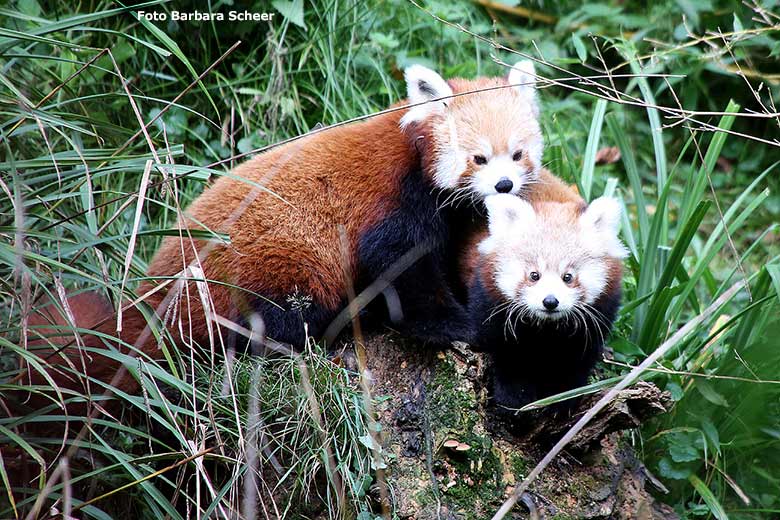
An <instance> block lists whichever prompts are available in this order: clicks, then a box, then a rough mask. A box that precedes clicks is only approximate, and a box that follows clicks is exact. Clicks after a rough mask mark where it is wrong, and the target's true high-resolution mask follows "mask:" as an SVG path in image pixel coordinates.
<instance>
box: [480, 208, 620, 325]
mask: <svg viewBox="0 0 780 520" xmlns="http://www.w3.org/2000/svg"><path fill="white" fill-rule="evenodd" d="M597 200H598V199H597ZM594 203H596V201H594ZM594 203H592V204H591V207H589V208H588V209H587V210H586V211H585V212H584V213H583V214H582V215H580V216H578V217H577V216H575V215H576V210H574V209H572V206H571V205H568V206H567V205H564V204H556V203H542V204H541V206H540V207H543V208H544V212H543V213H542V214H541V215H540V214H537V213H536V211H535V209H534V207H533V206H531V205H530V204H529V203H528V202H525V201H522V200H521V199H520V198H519V197H513V196H510V195H493V196H490V197H487V198H486V199H485V205H486V206H487V209H488V223H489V226H488V227H489V235H488V237H487V238H486V239H485V240H483V241H482V243H481V244H480V245H479V251H480V252H481V253H482V254H493V255H494V257H493V262H494V265H495V266H496V272H495V273H494V276H495V282H496V287H497V289H498V290H499V291H500V292H501V294H502V295H503V296H504V297H505V298H507V299H508V300H510V301H512V302H515V303H517V304H519V305H520V306H521V307H522V308H524V309H526V310H527V311H528V312H530V313H531V315H532V316H534V317H536V318H539V319H544V320H557V319H560V318H564V317H568V316H571V315H572V313H573V312H581V311H582V312H585V313H587V309H585V307H586V306H587V305H592V304H593V303H594V302H595V301H596V300H597V299H598V298H599V297H600V296H601V295H602V294H604V291H605V290H606V288H607V283H608V282H609V268H610V267H609V266H610V263H609V262H610V258H621V256H619V255H623V254H625V248H624V247H623V245H622V244H621V242H620V240H619V239H618V237H617V232H618V231H617V224H616V223H617V222H619V216H620V215H619V210H620V206H619V204H617V203H616V201H611V200H607V201H604V200H602V201H599V202H598V203H596V204H595V206H594ZM615 208H617V212H616V210H615ZM532 273H537V274H538V279H536V280H535V279H534V278H537V277H536V275H534V276H533V277H532V276H531V274H532ZM567 274H570V275H571V280H570V281H569V282H568V283H567V282H565V281H564V280H563V278H564V276H565V275H567ZM545 298H554V300H556V301H557V304H555V305H553V303H554V302H553V301H552V299H549V300H548V305H547V306H545V303H544V300H545ZM577 308H580V309H581V311H576V309H577Z"/></svg>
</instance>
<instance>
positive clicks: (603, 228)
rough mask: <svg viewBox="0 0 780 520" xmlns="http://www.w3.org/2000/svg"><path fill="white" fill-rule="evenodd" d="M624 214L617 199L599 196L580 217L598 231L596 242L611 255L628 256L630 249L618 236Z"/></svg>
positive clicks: (617, 256)
mask: <svg viewBox="0 0 780 520" xmlns="http://www.w3.org/2000/svg"><path fill="white" fill-rule="evenodd" d="M622 214H623V209H622V207H621V206H620V202H618V200H617V199H615V198H613V197H599V198H597V199H594V200H593V201H592V202H591V203H590V204H589V205H588V208H587V209H586V210H585V212H584V213H583V214H582V216H581V217H580V222H581V223H582V224H584V225H585V226H586V227H588V228H590V229H591V230H593V231H595V232H596V234H597V238H595V240H594V242H595V243H597V244H599V245H600V246H603V247H604V248H605V249H606V253H607V254H608V255H609V256H613V257H616V258H625V257H626V256H628V251H627V250H626V248H625V246H624V245H623V244H622V242H620V239H619V238H618V233H619V232H620V217H621V215H622Z"/></svg>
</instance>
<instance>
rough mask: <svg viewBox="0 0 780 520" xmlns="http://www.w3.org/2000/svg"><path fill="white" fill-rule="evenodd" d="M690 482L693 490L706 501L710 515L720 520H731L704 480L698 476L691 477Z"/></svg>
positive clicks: (689, 477)
mask: <svg viewBox="0 0 780 520" xmlns="http://www.w3.org/2000/svg"><path fill="white" fill-rule="evenodd" d="M688 481H689V482H690V483H691V484H692V485H693V488H694V489H695V490H696V492H697V493H699V496H701V498H702V499H703V500H704V502H705V503H706V504H707V506H708V507H709V508H710V513H712V515H713V516H714V517H715V518H717V519H718V520H729V516H728V515H727V514H726V510H725V509H723V506H722V505H720V502H718V499H717V498H715V495H713V494H712V491H710V488H708V487H707V485H706V484H705V483H704V482H702V480H701V479H700V478H699V477H697V476H696V475H689V476H688Z"/></svg>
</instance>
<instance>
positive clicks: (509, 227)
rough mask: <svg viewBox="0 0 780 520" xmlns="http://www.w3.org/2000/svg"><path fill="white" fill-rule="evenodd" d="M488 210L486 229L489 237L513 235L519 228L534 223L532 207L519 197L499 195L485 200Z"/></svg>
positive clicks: (534, 213) (534, 214) (534, 216)
mask: <svg viewBox="0 0 780 520" xmlns="http://www.w3.org/2000/svg"><path fill="white" fill-rule="evenodd" d="M485 206H486V207H487V210H488V229H489V231H490V234H491V235H495V236H505V235H506V234H507V233H511V234H515V233H516V232H517V231H518V227H519V226H526V225H528V224H533V223H534V222H536V212H534V208H533V206H531V205H530V204H529V203H528V202H526V201H524V200H523V199H521V198H520V197H517V196H515V195H510V194H508V193H499V194H496V195H491V196H489V197H486V198H485Z"/></svg>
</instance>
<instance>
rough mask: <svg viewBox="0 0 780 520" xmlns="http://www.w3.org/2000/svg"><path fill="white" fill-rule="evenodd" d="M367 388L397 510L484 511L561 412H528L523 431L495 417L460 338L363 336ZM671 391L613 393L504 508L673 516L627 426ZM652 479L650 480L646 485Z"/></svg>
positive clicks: (480, 368) (570, 514)
mask: <svg viewBox="0 0 780 520" xmlns="http://www.w3.org/2000/svg"><path fill="white" fill-rule="evenodd" d="M365 343H366V345H367V352H366V353H367V359H368V368H369V369H370V371H371V375H372V379H373V388H372V393H373V395H374V396H382V397H383V398H384V399H383V400H381V402H380V405H379V407H378V410H377V412H378V413H379V416H380V421H381V422H382V426H383V431H384V432H386V433H385V439H384V443H385V452H386V453H390V454H391V457H390V461H389V463H388V464H389V468H388V474H387V480H388V484H389V486H390V489H391V493H390V496H391V497H392V498H391V500H392V509H393V511H394V513H395V514H396V515H397V517H398V518H402V519H428V518H437V519H456V518H457V519H463V520H468V519H483V518H490V517H491V516H492V515H493V513H494V512H495V511H496V510H497V509H498V507H499V506H500V504H501V502H502V501H503V500H504V499H505V498H506V497H507V496H508V495H509V494H510V493H511V491H512V489H513V486H514V485H515V484H516V483H517V482H518V479H522V478H523V477H524V476H525V475H526V474H527V473H528V472H529V471H530V470H531V468H533V465H534V464H535V463H536V462H537V461H538V460H539V459H540V458H541V457H543V456H544V454H545V453H546V450H545V448H546V447H548V446H549V445H550V443H551V441H552V440H554V439H555V438H556V436H560V435H562V434H563V433H564V432H565V431H566V430H567V429H568V427H569V426H571V424H573V423H574V422H575V421H576V419H577V415H578V413H582V411H584V410H587V408H588V406H589V405H592V404H593V403H594V402H595V401H596V400H598V398H599V397H600V395H601V394H594V395H591V396H588V397H585V398H583V399H582V400H581V402H580V404H579V405H578V407H577V411H575V413H574V414H573V416H571V417H568V418H565V419H563V418H555V419H554V420H553V419H550V418H549V417H544V415H543V414H541V413H539V412H536V413H532V415H531V418H532V420H534V419H535V420H534V421H533V425H532V427H531V428H530V429H526V430H525V432H524V433H523V434H522V435H519V434H518V433H517V428H515V427H514V426H513V422H507V421H506V420H502V419H498V418H497V415H496V414H495V413H494V410H491V408H490V404H489V397H488V388H487V385H486V384H485V381H487V380H488V377H486V376H487V372H489V359H488V357H487V356H485V355H484V354H481V353H478V352H472V351H471V350H470V349H468V348H467V347H466V346H463V347H462V348H454V349H449V350H446V351H434V350H431V349H426V348H423V347H421V346H419V345H415V344H413V343H412V342H408V341H405V340H403V339H402V338H399V337H398V336H395V335H377V336H373V337H371V338H368V340H367V341H366V342H365ZM669 402H670V397H669V395H668V394H665V393H663V392H661V391H660V390H659V389H658V388H657V387H655V386H654V385H652V384H650V383H639V384H637V385H635V386H634V387H632V388H630V389H627V390H625V391H624V392H622V393H621V394H620V396H619V398H618V399H616V400H615V401H614V402H613V403H612V404H611V405H610V406H609V407H608V408H607V409H605V410H604V411H603V412H602V413H601V414H600V415H599V416H597V418H596V419H594V421H593V422H592V423H591V425H589V426H588V427H587V428H586V429H585V430H584V431H583V432H582V433H581V434H580V435H579V436H578V437H577V438H575V440H574V441H573V442H572V444H571V445H570V449H568V450H567V451H566V452H565V453H564V454H563V455H562V456H561V457H559V458H558V459H557V460H556V461H555V463H553V464H552V465H551V466H550V467H549V468H548V469H547V470H546V471H545V472H544V473H543V474H542V476H541V477H540V478H539V479H538V480H537V481H536V482H535V483H534V484H533V485H532V488H531V492H530V493H529V494H528V496H526V497H524V500H523V505H518V506H516V507H515V510H514V511H513V513H512V514H513V515H514V516H513V517H512V518H547V519H552V518H555V519H565V518H603V519H607V518H608V519H672V518H677V517H676V515H675V514H674V512H673V510H672V509H671V508H669V507H668V506H666V505H664V504H662V503H660V502H658V501H657V500H656V499H655V498H654V497H653V495H652V494H651V493H650V492H649V490H648V489H647V487H646V485H655V486H657V489H656V490H655V492H656V494H658V493H662V492H663V485H662V484H660V483H659V482H658V481H657V480H655V478H654V477H652V475H650V474H649V472H648V471H647V470H646V468H644V466H643V465H642V464H641V462H640V461H639V460H637V458H636V456H635V453H634V450H633V449H632V447H631V443H630V435H627V434H626V433H625V430H627V429H630V428H636V427H638V426H639V425H640V424H641V423H642V422H643V421H644V420H646V419H647V418H648V417H650V416H652V415H655V414H657V413H662V412H664V411H666V409H667V407H668V406H669ZM653 483H654V484H653Z"/></svg>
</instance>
